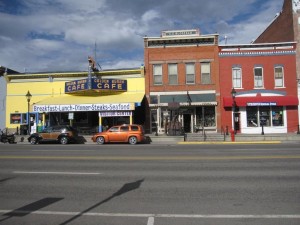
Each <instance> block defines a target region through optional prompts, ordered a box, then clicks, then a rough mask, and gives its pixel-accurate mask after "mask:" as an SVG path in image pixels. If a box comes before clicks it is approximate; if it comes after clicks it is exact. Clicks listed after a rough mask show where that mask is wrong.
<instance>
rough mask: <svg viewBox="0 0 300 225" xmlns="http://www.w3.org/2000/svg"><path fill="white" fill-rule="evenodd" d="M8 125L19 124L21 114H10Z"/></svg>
mask: <svg viewBox="0 0 300 225" xmlns="http://www.w3.org/2000/svg"><path fill="white" fill-rule="evenodd" d="M10 123H11V124H20V123H21V113H12V114H10Z"/></svg>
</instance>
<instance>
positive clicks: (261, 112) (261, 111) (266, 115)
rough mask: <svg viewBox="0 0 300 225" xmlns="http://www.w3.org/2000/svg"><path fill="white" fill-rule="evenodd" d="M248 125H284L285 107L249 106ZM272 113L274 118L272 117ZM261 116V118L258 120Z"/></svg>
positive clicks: (247, 109)
mask: <svg viewBox="0 0 300 225" xmlns="http://www.w3.org/2000/svg"><path fill="white" fill-rule="evenodd" d="M246 111H247V126H248V127H258V126H262V125H263V126H283V125H284V123H283V107H281V106H275V107H247V108H246ZM271 115H272V118H271ZM258 118H259V120H258Z"/></svg>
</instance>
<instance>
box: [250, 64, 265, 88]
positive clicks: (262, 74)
mask: <svg viewBox="0 0 300 225" xmlns="http://www.w3.org/2000/svg"><path fill="white" fill-rule="evenodd" d="M258 69H260V71H261V75H257V74H256V70H258ZM253 74H254V88H258V89H259V88H264V68H263V67H262V66H255V67H254V69H253ZM258 77H261V79H257V78H258ZM259 81H261V85H257V83H258V82H259Z"/></svg>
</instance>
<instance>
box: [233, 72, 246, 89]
mask: <svg viewBox="0 0 300 225" xmlns="http://www.w3.org/2000/svg"><path fill="white" fill-rule="evenodd" d="M237 69H239V70H240V74H241V78H240V83H241V86H240V87H236V86H235V85H234V82H233V81H234V77H233V71H234V70H237ZM231 71H232V87H233V88H235V89H243V71H242V68H241V67H237V66H235V67H232V70H231Z"/></svg>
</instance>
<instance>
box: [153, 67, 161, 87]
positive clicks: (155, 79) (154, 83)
mask: <svg viewBox="0 0 300 225" xmlns="http://www.w3.org/2000/svg"><path fill="white" fill-rule="evenodd" d="M155 67H160V72H161V73H157V74H156V72H157V70H156V69H155ZM152 70H153V85H163V77H162V76H163V66H162V64H153V65H152ZM159 77H160V78H159ZM157 80H160V82H156V81H157Z"/></svg>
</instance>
